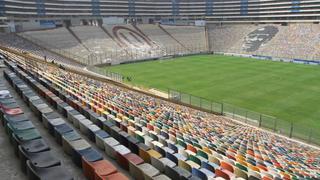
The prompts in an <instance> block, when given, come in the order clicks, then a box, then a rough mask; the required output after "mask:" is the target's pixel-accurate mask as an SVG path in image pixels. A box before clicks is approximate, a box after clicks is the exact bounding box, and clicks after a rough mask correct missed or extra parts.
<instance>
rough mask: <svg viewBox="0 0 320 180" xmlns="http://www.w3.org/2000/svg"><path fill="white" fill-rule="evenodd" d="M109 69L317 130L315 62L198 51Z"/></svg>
mask: <svg viewBox="0 0 320 180" xmlns="http://www.w3.org/2000/svg"><path fill="white" fill-rule="evenodd" d="M107 69H108V70H109V71H113V72H118V73H120V74H122V75H125V76H130V77H132V82H131V83H134V84H138V85H143V86H146V87H152V88H156V89H160V90H163V91H167V88H171V89H175V90H179V91H182V92H186V93H190V94H192V95H195V96H200V97H203V98H206V99H209V100H212V101H216V102H225V103H228V104H232V105H235V106H238V107H242V108H246V109H249V110H252V111H255V112H259V113H263V114H267V115H271V116H274V117H277V118H279V119H283V120H285V121H287V122H293V123H294V128H295V129H294V130H296V131H297V130H299V129H301V131H304V129H305V128H308V127H310V128H312V129H313V131H314V132H319V131H320V120H319V119H320V67H319V66H312V65H302V64H293V63H284V62H272V61H261V60H255V59H250V58H240V57H232V56H219V55H200V56H188V57H180V58H176V59H172V60H158V61H148V62H141V63H134V64H126V65H118V66H112V67H107ZM305 136H307V135H305ZM313 136H314V134H313ZM319 137H320V136H319Z"/></svg>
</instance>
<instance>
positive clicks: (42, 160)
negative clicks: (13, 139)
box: [19, 146, 61, 172]
mask: <svg viewBox="0 0 320 180" xmlns="http://www.w3.org/2000/svg"><path fill="white" fill-rule="evenodd" d="M19 157H20V161H21V169H22V171H23V172H26V162H27V160H30V163H32V164H33V166H35V167H39V168H48V167H53V166H58V165H60V164H61V163H60V160H59V159H57V158H56V157H55V156H54V155H53V154H52V153H51V151H50V150H48V151H43V152H37V153H30V152H27V151H25V150H23V148H22V147H21V146H19Z"/></svg>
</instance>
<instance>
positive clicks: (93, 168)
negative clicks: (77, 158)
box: [82, 158, 117, 180]
mask: <svg viewBox="0 0 320 180" xmlns="http://www.w3.org/2000/svg"><path fill="white" fill-rule="evenodd" d="M82 169H83V174H84V175H85V177H87V178H88V179H89V180H94V179H95V176H96V175H99V176H106V175H110V174H112V173H116V172H117V169H116V168H115V167H114V166H113V165H112V164H111V163H110V162H109V161H107V160H101V161H96V162H89V161H87V160H85V158H82Z"/></svg>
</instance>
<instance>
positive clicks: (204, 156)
mask: <svg viewBox="0 0 320 180" xmlns="http://www.w3.org/2000/svg"><path fill="white" fill-rule="evenodd" d="M197 156H200V157H203V158H205V159H208V158H209V157H208V154H207V153H205V152H204V151H202V150H198V151H197Z"/></svg>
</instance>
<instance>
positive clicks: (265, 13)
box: [0, 0, 320, 30]
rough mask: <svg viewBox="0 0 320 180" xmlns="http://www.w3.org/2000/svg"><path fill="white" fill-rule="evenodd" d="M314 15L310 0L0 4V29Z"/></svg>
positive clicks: (308, 18)
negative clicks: (0, 22)
mask: <svg viewBox="0 0 320 180" xmlns="http://www.w3.org/2000/svg"><path fill="white" fill-rule="evenodd" d="M319 12H320V2H319V1H314V0H263V1H262V0H227V1H226V0H68V1H58V0H0V17H1V19H2V25H1V26H2V27H11V29H12V27H13V26H18V28H17V29H18V30H19V28H20V30H24V29H27V30H29V29H32V28H40V27H48V26H65V25H80V24H87V23H100V24H102V23H107V22H119V21H124V22H140V23H153V22H162V23H173V24H179V23H184V24H186V23H187V24H190V23H194V20H206V21H207V22H292V21H293V22H297V21H305V22H315V23H318V22H319V17H320V13H319ZM110 17H118V18H120V19H116V20H115V19H114V18H113V19H111V20H110Z"/></svg>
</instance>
